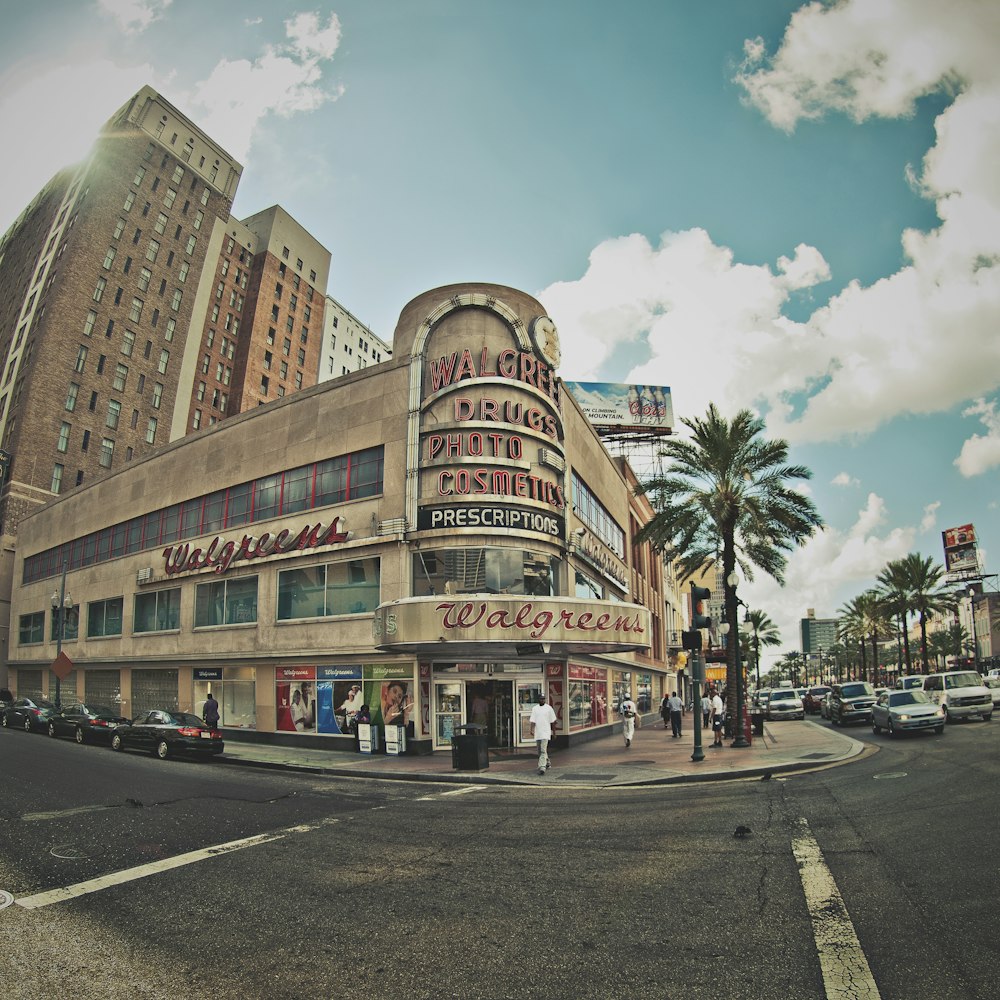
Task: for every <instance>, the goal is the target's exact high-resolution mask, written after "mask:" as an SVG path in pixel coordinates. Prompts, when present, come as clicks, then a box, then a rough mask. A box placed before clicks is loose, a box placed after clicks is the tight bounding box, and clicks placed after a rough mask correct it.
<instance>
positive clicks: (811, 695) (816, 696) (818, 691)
mask: <svg viewBox="0 0 1000 1000" xmlns="http://www.w3.org/2000/svg"><path fill="white" fill-rule="evenodd" d="M829 693H830V689H829V688H828V687H827V686H826V685H825V684H819V685H817V686H816V687H811V688H809V690H808V691H806V695H805V697H804V698H803V699H802V707H803V708H804V709H805V711H806V714H807V715H819V711H820V706H821V705H822V703H823V698H824V696H825V695H828V694H829Z"/></svg>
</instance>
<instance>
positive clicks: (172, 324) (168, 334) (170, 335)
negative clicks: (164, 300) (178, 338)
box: [163, 317, 177, 344]
mask: <svg viewBox="0 0 1000 1000" xmlns="http://www.w3.org/2000/svg"><path fill="white" fill-rule="evenodd" d="M176 329H177V320H175V319H174V318H173V317H171V318H170V319H168V320H167V328H166V329H165V330H164V331H163V339H164V340H165V341H166V342H167V343H168V344H169V343H170V341H171V340H173V339H174V330H176Z"/></svg>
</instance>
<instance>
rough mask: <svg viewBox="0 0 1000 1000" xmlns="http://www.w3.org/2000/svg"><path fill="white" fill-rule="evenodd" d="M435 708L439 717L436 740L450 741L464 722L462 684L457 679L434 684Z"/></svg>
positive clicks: (441, 741) (440, 741)
mask: <svg viewBox="0 0 1000 1000" xmlns="http://www.w3.org/2000/svg"><path fill="white" fill-rule="evenodd" d="M434 710H435V713H436V718H437V731H436V741H437V742H438V743H445V744H447V743H450V742H451V738H452V736H454V735H455V734H456V733H457V732H458V727H459V726H460V725H461V724H462V685H461V683H459V682H457V681H446V682H444V683H441V682H438V683H437V684H435V685H434Z"/></svg>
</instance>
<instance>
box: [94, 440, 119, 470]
mask: <svg viewBox="0 0 1000 1000" xmlns="http://www.w3.org/2000/svg"><path fill="white" fill-rule="evenodd" d="M114 457H115V443H114V441H112V440H111V438H101V454H100V457H99V458H98V459H97V461H98V464H99V465H102V466H103V467H104V468H105V469H110V468H111V462H112V460H113V459H114Z"/></svg>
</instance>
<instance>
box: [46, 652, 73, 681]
mask: <svg viewBox="0 0 1000 1000" xmlns="http://www.w3.org/2000/svg"><path fill="white" fill-rule="evenodd" d="M50 669H51V670H52V673H54V674H55V675H56V677H58V678H59V680H61V681H64V680H66V678H67V677H69V675H70V674H71V673H73V661H72V660H71V659H70V658H69V657H68V656H67V655H66V654H65V653H60V654H59V655H58V656H57V657H56V658H55V659H54V660H53V661H52V666H51V668H50Z"/></svg>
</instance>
